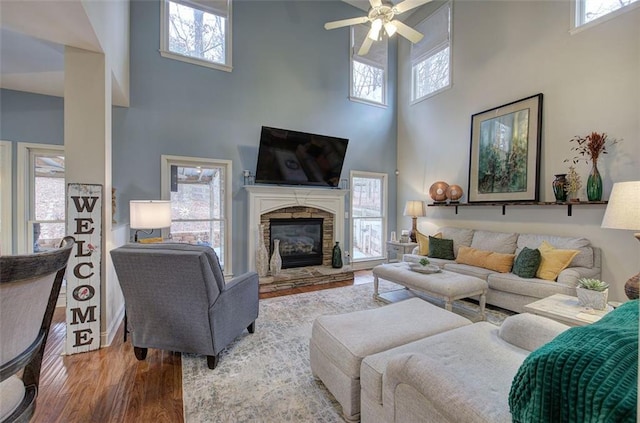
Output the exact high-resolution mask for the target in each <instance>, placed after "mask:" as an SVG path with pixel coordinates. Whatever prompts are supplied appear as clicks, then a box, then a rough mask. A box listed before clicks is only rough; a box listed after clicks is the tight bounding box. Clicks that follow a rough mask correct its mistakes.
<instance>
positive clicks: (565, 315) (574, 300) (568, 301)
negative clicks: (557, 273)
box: [524, 294, 613, 326]
mask: <svg viewBox="0 0 640 423" xmlns="http://www.w3.org/2000/svg"><path fill="white" fill-rule="evenodd" d="M524 309H525V311H528V312H529V313H533V314H537V315H539V316H544V317H548V318H550V319H553V320H556V321H558V322H560V323H564V324H565V325H569V326H585V325H588V324H590V323H593V322H597V321H598V320H600V319H601V318H602V316H604V315H605V314H607V313H608V312H610V311H611V310H613V307H611V306H610V305H607V309H606V310H594V309H592V308H588V307H583V306H581V305H580V304H579V303H578V297H572V296H571V295H565V294H555V295H552V296H550V297H546V298H543V299H541V300H538V301H535V302H533V303H530V304H527V305H526V306H524Z"/></svg>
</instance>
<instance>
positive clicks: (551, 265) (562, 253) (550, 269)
mask: <svg viewBox="0 0 640 423" xmlns="http://www.w3.org/2000/svg"><path fill="white" fill-rule="evenodd" d="M538 250H539V251H540V257H541V260H540V267H538V271H537V272H536V276H537V277H539V278H540V279H545V280H548V281H555V280H556V279H557V278H558V274H559V273H560V272H562V271H563V270H564V269H566V268H567V266H569V263H571V260H573V258H574V257H575V256H577V255H578V254H580V251H578V250H563V249H560V248H555V247H554V246H553V245H551V244H549V243H548V242H547V241H542V244H541V245H540V247H538Z"/></svg>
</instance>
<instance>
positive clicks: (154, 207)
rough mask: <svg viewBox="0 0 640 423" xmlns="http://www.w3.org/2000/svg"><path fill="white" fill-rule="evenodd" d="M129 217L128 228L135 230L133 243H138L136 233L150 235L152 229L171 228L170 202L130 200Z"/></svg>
mask: <svg viewBox="0 0 640 423" xmlns="http://www.w3.org/2000/svg"><path fill="white" fill-rule="evenodd" d="M129 217H130V222H131V223H130V225H129V226H130V227H131V229H135V230H136V232H135V234H134V242H138V232H144V233H146V234H148V235H151V234H152V233H153V230H154V229H161V228H168V227H169V226H171V201H161V200H131V201H129ZM145 229H146V230H149V232H146V231H145Z"/></svg>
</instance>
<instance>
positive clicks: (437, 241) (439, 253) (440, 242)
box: [429, 236, 456, 260]
mask: <svg viewBox="0 0 640 423" xmlns="http://www.w3.org/2000/svg"><path fill="white" fill-rule="evenodd" d="M429 257H431V258H439V259H446V260H455V258H456V256H454V255H453V240H452V239H441V238H434V237H432V236H430V237H429Z"/></svg>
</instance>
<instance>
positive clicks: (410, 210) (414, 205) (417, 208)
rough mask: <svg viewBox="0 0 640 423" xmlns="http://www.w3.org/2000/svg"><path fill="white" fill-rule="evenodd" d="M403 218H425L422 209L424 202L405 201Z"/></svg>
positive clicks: (424, 211) (423, 209)
mask: <svg viewBox="0 0 640 423" xmlns="http://www.w3.org/2000/svg"><path fill="white" fill-rule="evenodd" d="M404 215H405V216H416V217H418V216H426V215H427V213H426V210H425V208H424V201H417V200H411V201H407V203H406V204H405V205H404Z"/></svg>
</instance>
